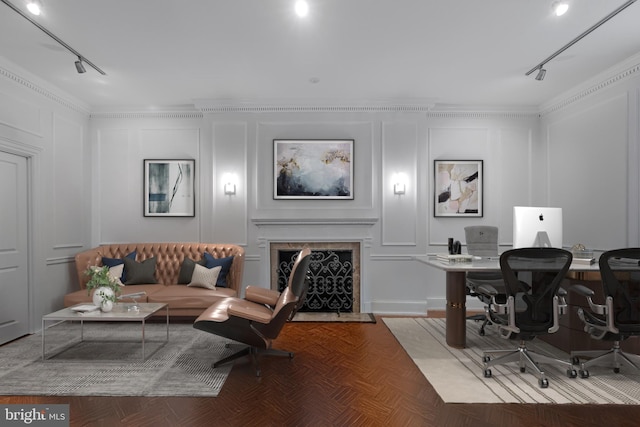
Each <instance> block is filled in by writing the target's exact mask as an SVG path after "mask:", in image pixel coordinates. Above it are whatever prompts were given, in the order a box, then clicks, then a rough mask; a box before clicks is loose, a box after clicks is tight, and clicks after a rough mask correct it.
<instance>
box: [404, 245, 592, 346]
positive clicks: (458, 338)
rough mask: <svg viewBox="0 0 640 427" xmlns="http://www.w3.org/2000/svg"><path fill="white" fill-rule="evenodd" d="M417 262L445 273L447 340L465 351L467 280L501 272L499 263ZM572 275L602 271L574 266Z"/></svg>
mask: <svg viewBox="0 0 640 427" xmlns="http://www.w3.org/2000/svg"><path fill="white" fill-rule="evenodd" d="M414 259H415V260H416V261H419V262H422V263H424V264H427V265H429V266H431V267H434V268H437V269H439V270H444V271H445V272H446V286H447V293H446V298H447V307H446V314H445V316H446V335H447V336H446V339H447V344H448V345H449V346H450V347H455V348H464V347H465V345H466V334H467V327H466V318H467V308H466V302H467V293H466V276H467V272H468V271H499V270H500V264H499V262H498V259H496V258H493V259H487V258H482V259H474V260H473V261H472V262H459V263H452V264H448V263H444V262H442V261H439V260H438V259H437V258H436V257H435V256H417V257H414ZM569 271H573V272H589V271H599V267H598V263H595V264H591V265H583V264H571V267H570V268H569Z"/></svg>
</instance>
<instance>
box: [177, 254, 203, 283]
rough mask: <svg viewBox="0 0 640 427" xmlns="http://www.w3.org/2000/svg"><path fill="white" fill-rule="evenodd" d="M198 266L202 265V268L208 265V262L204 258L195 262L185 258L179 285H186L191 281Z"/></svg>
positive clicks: (179, 276) (179, 274) (181, 266)
mask: <svg viewBox="0 0 640 427" xmlns="http://www.w3.org/2000/svg"><path fill="white" fill-rule="evenodd" d="M196 264H200V265H202V266H206V265H207V260H206V259H204V258H202V259H201V260H200V261H197V262H196V261H194V260H192V259H191V258H188V257H185V258H184V260H183V261H182V264H181V265H180V273H178V284H179V285H186V284H188V283H189V282H190V281H191V277H192V276H193V270H194V269H195V267H196Z"/></svg>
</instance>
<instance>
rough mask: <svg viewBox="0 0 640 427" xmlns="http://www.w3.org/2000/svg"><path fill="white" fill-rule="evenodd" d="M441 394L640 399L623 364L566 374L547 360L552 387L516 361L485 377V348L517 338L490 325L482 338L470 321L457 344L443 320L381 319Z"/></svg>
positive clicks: (452, 397)
mask: <svg viewBox="0 0 640 427" xmlns="http://www.w3.org/2000/svg"><path fill="white" fill-rule="evenodd" d="M382 320H383V322H384V323H385V324H386V325H387V327H388V328H389V330H391V332H392V333H393V335H394V336H395V337H396V339H397V340H398V341H399V342H400V345H402V347H403V348H404V349H405V351H406V352H407V353H408V354H409V356H410V357H411V358H412V359H413V361H414V363H415V364H416V365H417V366H418V368H419V369H420V371H421V372H422V374H423V375H424V376H425V378H426V379H427V380H428V381H429V383H430V384H431V385H432V386H433V387H434V388H435V389H436V391H437V392H438V395H440V397H441V398H442V400H444V402H446V403H509V402H511V403H573V404H580V403H591V404H593V403H602V404H629V405H637V404H639V403H640V375H638V374H630V373H629V369H625V367H622V369H621V372H620V373H619V374H615V373H613V370H612V369H611V368H604V367H602V368H600V367H592V368H590V369H589V372H590V373H591V376H590V377H589V378H586V379H583V378H580V377H578V378H568V377H567V376H566V373H565V371H566V369H565V368H563V367H561V366H553V365H546V364H545V365H543V370H545V373H546V374H547V378H548V379H549V388H546V389H543V388H540V387H538V380H537V378H536V377H535V376H534V375H533V374H530V373H520V369H519V368H518V366H517V365H516V364H515V363H510V364H506V365H502V366H492V367H491V371H492V374H493V375H492V377H491V378H484V375H483V363H482V353H483V351H484V350H489V349H500V348H514V346H516V345H517V342H514V341H511V340H506V339H503V338H500V337H499V336H498V335H497V333H496V331H495V329H493V328H491V327H487V333H486V335H485V336H484V337H482V336H480V335H479V334H478V333H477V329H478V326H477V324H476V323H475V322H472V321H469V322H468V323H467V337H466V338H467V348H465V349H455V348H451V347H449V346H447V344H446V341H445V321H444V319H427V318H383V319H382ZM527 347H528V348H530V349H531V350H535V351H539V352H541V353H544V354H549V355H552V356H554V357H559V358H561V359H565V360H569V358H568V355H567V354H566V353H564V352H562V351H560V350H558V349H556V348H555V347H552V346H551V345H549V344H547V343H544V342H542V341H540V340H535V339H534V340H533V341H531V342H530V343H528V344H527Z"/></svg>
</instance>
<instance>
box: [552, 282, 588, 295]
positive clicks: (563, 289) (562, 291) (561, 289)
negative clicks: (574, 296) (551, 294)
mask: <svg viewBox="0 0 640 427" xmlns="http://www.w3.org/2000/svg"><path fill="white" fill-rule="evenodd" d="M576 286H582V285H576ZM556 294H557V295H558V296H559V297H566V296H567V290H566V289H565V288H562V287H560V288H558V292H556Z"/></svg>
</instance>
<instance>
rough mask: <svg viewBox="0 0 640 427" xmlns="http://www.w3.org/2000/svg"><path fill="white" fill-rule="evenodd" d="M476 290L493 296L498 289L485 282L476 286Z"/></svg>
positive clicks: (496, 293)
mask: <svg viewBox="0 0 640 427" xmlns="http://www.w3.org/2000/svg"><path fill="white" fill-rule="evenodd" d="M478 292H480V293H482V294H485V295H490V296H492V297H495V296H496V295H498V291H497V290H496V288H494V287H493V286H491V285H486V284H485V285H480V286H478Z"/></svg>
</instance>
